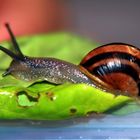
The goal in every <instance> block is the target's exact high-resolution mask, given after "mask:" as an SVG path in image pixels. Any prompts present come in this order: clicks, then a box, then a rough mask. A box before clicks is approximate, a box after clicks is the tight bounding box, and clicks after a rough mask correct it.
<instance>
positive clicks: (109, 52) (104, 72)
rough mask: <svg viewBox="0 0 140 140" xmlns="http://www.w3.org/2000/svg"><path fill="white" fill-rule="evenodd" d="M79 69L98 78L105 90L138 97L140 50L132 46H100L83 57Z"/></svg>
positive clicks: (139, 89)
mask: <svg viewBox="0 0 140 140" xmlns="http://www.w3.org/2000/svg"><path fill="white" fill-rule="evenodd" d="M80 67H81V68H82V69H85V70H88V72H90V73H91V74H92V75H94V77H98V78H99V79H100V80H101V81H102V83H101V82H100V83H101V84H102V85H103V86H104V87H106V88H107V89H111V90H118V91H121V92H126V93H129V94H131V95H132V96H137V95H140V49H138V48H136V47H134V46H132V45H128V44H124V43H111V44H107V45H103V46H100V47H98V48H96V49H94V50H92V51H91V52H89V53H88V54H87V55H86V56H85V57H84V59H83V60H82V61H81V63H80ZM94 79H95V78H93V80H94Z"/></svg>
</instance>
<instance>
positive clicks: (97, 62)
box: [0, 24, 140, 96]
mask: <svg viewBox="0 0 140 140" xmlns="http://www.w3.org/2000/svg"><path fill="white" fill-rule="evenodd" d="M6 28H7V30H8V32H9V34H10V37H11V40H12V43H13V46H14V48H15V51H16V53H13V52H11V51H10V50H8V49H6V48H4V47H2V46H0V50H2V51H3V52H5V53H6V54H8V55H9V56H10V57H11V58H12V59H13V60H12V62H11V64H10V67H9V68H8V69H7V70H6V72H5V73H4V74H3V76H6V75H9V74H11V75H12V76H14V77H15V78H18V79H21V80H26V81H36V80H46V81H48V82H51V83H54V84H63V83H68V82H70V83H86V84H88V85H91V86H94V87H96V88H100V89H101V90H109V91H112V92H116V91H120V92H127V93H130V94H131V95H132V96H138V95H139V92H140V85H139V81H140V50H139V49H138V48H136V47H134V46H132V45H128V44H124V43H113V44H107V45H104V46H101V47H98V48H96V49H94V50H92V51H91V52H89V53H88V54H87V55H86V56H85V57H84V59H83V60H82V61H81V63H80V64H79V65H78V66H77V65H74V64H72V63H69V62H66V61H63V60H59V59H55V58H47V57H46V58H41V57H40V58H35V57H29V56H25V55H23V53H22V52H21V50H20V48H19V46H18V44H17V42H16V39H15V37H14V35H13V33H12V31H11V29H10V26H9V25H8V24H6Z"/></svg>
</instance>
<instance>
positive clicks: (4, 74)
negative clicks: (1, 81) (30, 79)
mask: <svg viewBox="0 0 140 140" xmlns="http://www.w3.org/2000/svg"><path fill="white" fill-rule="evenodd" d="M10 74H11V70H10V69H7V70H6V71H5V72H4V73H3V74H2V77H5V76H8V75H10Z"/></svg>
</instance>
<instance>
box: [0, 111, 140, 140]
mask: <svg viewBox="0 0 140 140" xmlns="http://www.w3.org/2000/svg"><path fill="white" fill-rule="evenodd" d="M93 116H94V115H92V117H89V118H77V119H72V120H65V121H58V122H57V121H53V122H47V121H45V122H31V121H30V122H29V121H9V122H7V121H1V122H0V124H1V125H0V139H2V140H4V139H10V140H11V139H13V140H17V139H18V140H19V139H39V140H46V139H73V138H74V139H138V138H140V132H139V130H140V112H137V113H133V114H130V115H127V116H113V115H107V116H103V115H100V116H97V115H96V117H95V118H93ZM97 118H98V119H97Z"/></svg>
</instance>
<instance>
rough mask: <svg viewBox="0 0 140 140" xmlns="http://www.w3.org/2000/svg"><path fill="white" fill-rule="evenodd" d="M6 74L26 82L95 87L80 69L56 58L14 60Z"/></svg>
mask: <svg viewBox="0 0 140 140" xmlns="http://www.w3.org/2000/svg"><path fill="white" fill-rule="evenodd" d="M5 74H6V75H7V74H11V75H13V76H14V77H16V78H18V79H21V80H25V81H36V80H46V81H48V82H51V83H55V84H63V83H68V82H72V83H87V84H89V85H93V82H92V81H91V80H90V79H89V78H88V77H87V76H86V75H85V74H83V73H82V72H81V71H80V69H79V67H77V66H76V65H74V64H71V63H68V62H66V61H62V60H59V59H55V58H32V57H24V59H23V60H18V61H17V60H13V61H12V62H11V65H10V68H9V69H8V70H7V71H6V73H5Z"/></svg>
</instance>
